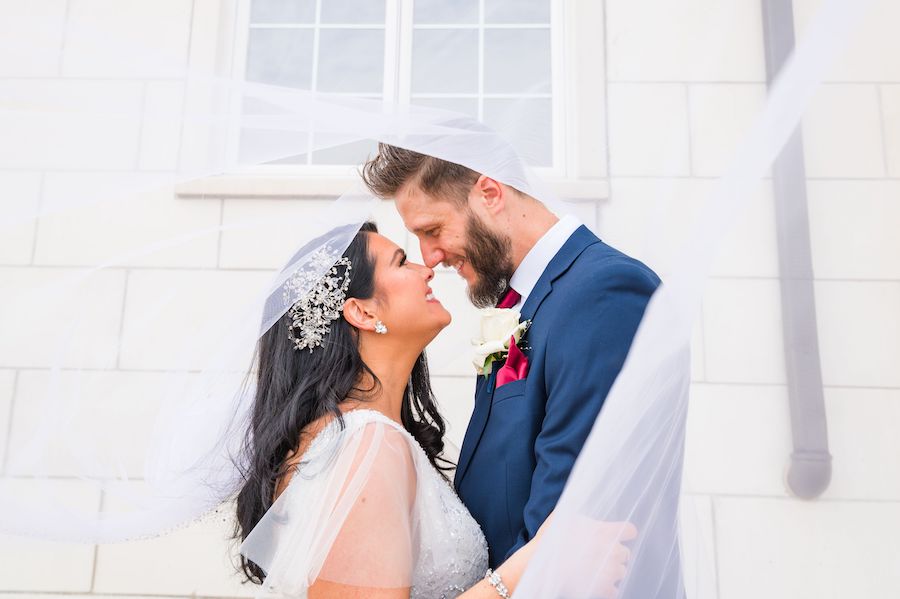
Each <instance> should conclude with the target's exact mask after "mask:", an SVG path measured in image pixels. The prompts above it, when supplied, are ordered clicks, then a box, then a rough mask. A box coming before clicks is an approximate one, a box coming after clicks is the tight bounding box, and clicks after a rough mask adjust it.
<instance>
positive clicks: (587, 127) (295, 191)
mask: <svg viewBox="0 0 900 599" xmlns="http://www.w3.org/2000/svg"><path fill="white" fill-rule="evenodd" d="M324 1H327V0H318V2H317V19H316V20H317V21H318V14H319V8H318V5H320V3H321V2H324ZM481 2H482V4H483V2H484V0H481ZM223 5H226V6H223ZM249 7H250V2H249V0H237V1H236V2H235V3H234V6H231V3H228V2H221V1H220V0H194V15H193V21H192V31H191V51H190V62H191V65H192V66H193V67H196V68H198V69H206V70H208V69H212V68H216V69H217V70H219V72H222V71H227V72H231V73H243V72H244V70H245V66H246V57H247V52H246V47H247V39H248V37H249V27H248V23H249ZM551 11H552V12H551V27H550V32H551V33H550V36H551V52H552V72H553V82H552V85H553V97H554V102H553V136H554V140H553V141H554V144H553V145H554V155H553V162H554V166H553V167H543V168H537V169H536V170H537V172H538V173H539V174H541V175H542V176H543V177H544V178H545V179H546V180H548V181H549V182H550V184H551V185H552V187H553V188H554V190H555V192H556V193H557V194H558V195H560V196H561V197H563V198H571V199H602V198H605V197H607V196H608V182H607V160H606V149H605V145H606V115H605V113H606V98H605V96H606V94H605V86H606V73H605V42H604V37H605V32H604V20H603V19H604V15H603V7H602V3H598V2H596V1H595V0H552V1H551ZM480 12H481V14H484V11H483V10H481V11H480ZM412 21H413V0H386V8H385V26H384V30H385V57H384V58H385V81H384V88H383V90H382V93H383V95H384V98H385V99H387V100H398V101H400V102H404V101H408V98H409V97H410V90H409V78H408V77H398V76H397V71H396V70H397V69H401V70H402V69H405V70H406V72H409V70H410V64H411V53H412V35H400V34H399V33H400V32H401V31H404V30H405V31H410V32H412ZM390 23H394V26H391V25H390ZM482 25H483V24H478V25H471V27H473V28H475V27H478V28H479V30H480V31H482V32H483V31H484V28H483V27H482ZM312 27H315V25H312ZM364 27H366V28H370V29H371V28H373V26H371V25H367V26H364ZM419 27H421V26H419ZM436 27H437V26H436ZM442 27H446V25H442ZM404 28H405V29H404ZM316 30H317V31H318V28H317V29H316ZM482 62H483V61H482V60H481V59H479V65H481V64H482ZM314 68H315V67H314ZM314 80H315V77H314ZM482 80H483V78H482V77H479V82H482ZM480 85H481V83H480ZM480 91H481V90H479V97H480V98H483V95H482V94H481V93H480ZM585 132H592V133H593V134H591V135H586V134H585ZM235 133H236V132H235ZM228 143H229V147H230V148H232V150H233V151H234V152H236V149H237V143H238V139H237V135H236V134H235V135H233V136H231V138H230V139H229V140H228ZM356 168H357V167H355V166H332V165H262V166H257V167H252V168H247V169H246V170H243V171H239V172H237V173H233V174H228V175H219V176H213V177H206V178H204V179H200V180H195V181H190V182H187V183H183V184H180V185H179V186H178V188H177V189H176V192H177V193H178V195H179V196H183V197H192V196H203V197H209V196H217V197H304V196H308V197H321V196H334V195H340V194H341V193H344V192H345V191H347V190H348V189H349V188H351V187H352V186H353V184H354V183H355V182H356V181H357V179H358V175H357V173H356Z"/></svg>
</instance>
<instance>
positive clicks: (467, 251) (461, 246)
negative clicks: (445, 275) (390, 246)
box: [395, 185, 515, 307]
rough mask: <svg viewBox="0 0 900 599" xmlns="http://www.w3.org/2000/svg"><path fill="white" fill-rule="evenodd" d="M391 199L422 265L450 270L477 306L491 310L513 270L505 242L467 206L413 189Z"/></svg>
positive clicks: (505, 240) (508, 248) (507, 241)
mask: <svg viewBox="0 0 900 599" xmlns="http://www.w3.org/2000/svg"><path fill="white" fill-rule="evenodd" d="M395 199H396V205H397V210H398V211H399V212H400V216H401V217H402V218H403V222H404V224H405V225H406V228H407V229H409V231H411V232H412V233H413V234H414V235H415V236H416V237H417V238H418V240H419V247H420V249H421V250H422V258H423V260H424V262H425V264H426V265H427V266H429V267H431V268H434V267H435V266H437V265H438V264H443V265H444V266H448V267H450V268H453V269H455V270H456V272H457V273H458V274H459V276H461V277H462V278H463V279H465V280H466V283H467V285H468V295H469V300H470V301H471V302H472V303H473V304H475V305H476V306H478V307H490V306H494V305H496V303H497V301H498V300H499V297H500V294H501V293H503V291H504V290H505V289H506V287H507V285H508V284H509V279H510V277H512V274H513V272H514V270H515V269H514V267H513V264H512V258H511V249H512V242H511V240H510V238H509V236H508V235H506V234H504V233H502V232H498V231H494V230H492V228H491V227H490V226H489V224H488V223H487V222H485V221H484V220H483V219H482V218H480V217H479V216H478V214H477V213H476V212H475V211H474V210H472V208H471V207H470V205H469V202H468V200H467V201H466V202H455V201H453V200H446V199H438V198H434V197H431V196H428V195H427V194H425V193H424V192H422V191H421V190H419V189H417V188H415V187H414V186H412V185H410V186H406V187H404V188H402V189H401V190H400V191H399V193H397V194H396V198H395Z"/></svg>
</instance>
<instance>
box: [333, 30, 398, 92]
mask: <svg viewBox="0 0 900 599" xmlns="http://www.w3.org/2000/svg"><path fill="white" fill-rule="evenodd" d="M319 36H320V37H319V74H318V83H317V85H316V88H317V89H319V90H321V91H326V92H355V93H368V94H373V93H374V94H380V93H381V90H382V87H383V81H384V30H382V29H323V30H321V32H320V33H319Z"/></svg>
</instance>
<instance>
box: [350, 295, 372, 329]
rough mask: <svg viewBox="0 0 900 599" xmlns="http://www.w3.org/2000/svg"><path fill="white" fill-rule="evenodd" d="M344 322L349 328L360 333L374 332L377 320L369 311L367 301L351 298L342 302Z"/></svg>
mask: <svg viewBox="0 0 900 599" xmlns="http://www.w3.org/2000/svg"><path fill="white" fill-rule="evenodd" d="M343 312H344V320H346V321H347V322H348V323H350V325H351V326H353V327H355V328H357V329H359V330H361V331H374V330H375V322H376V321H377V320H378V318H377V317H376V316H375V314H374V313H373V312H372V311H371V305H370V304H369V302H368V301H367V300H360V299H357V298H355V297H351V298H350V299H348V300H347V301H346V302H344V310H343Z"/></svg>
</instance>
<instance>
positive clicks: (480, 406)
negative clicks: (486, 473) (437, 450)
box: [454, 363, 499, 488]
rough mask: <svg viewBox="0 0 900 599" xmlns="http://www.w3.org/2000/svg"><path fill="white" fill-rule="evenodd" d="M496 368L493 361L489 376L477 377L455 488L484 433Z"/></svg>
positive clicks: (497, 367)
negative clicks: (473, 404)
mask: <svg viewBox="0 0 900 599" xmlns="http://www.w3.org/2000/svg"><path fill="white" fill-rule="evenodd" d="M498 369H499V364H496V363H495V364H494V368H493V370H492V371H491V374H490V376H488V377H486V378H485V377H483V376H479V377H478V379H479V380H478V385H477V391H476V393H475V409H474V410H473V411H472V419H471V420H470V421H469V426H468V427H467V428H466V436H465V437H463V444H462V449H460V451H459V464H457V465H456V476H454V482H455V483H456V486H457V488H458V487H459V483H460V481H462V479H463V476H465V474H466V470H467V469H468V468H469V463H470V462H471V461H472V455H473V454H474V453H475V448H476V447H478V442H479V441H481V435H482V433H484V427H485V426H486V425H487V421H488V415H489V414H490V412H491V399H492V398H493V395H494V381H495V380H496V376H497V370H498Z"/></svg>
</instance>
